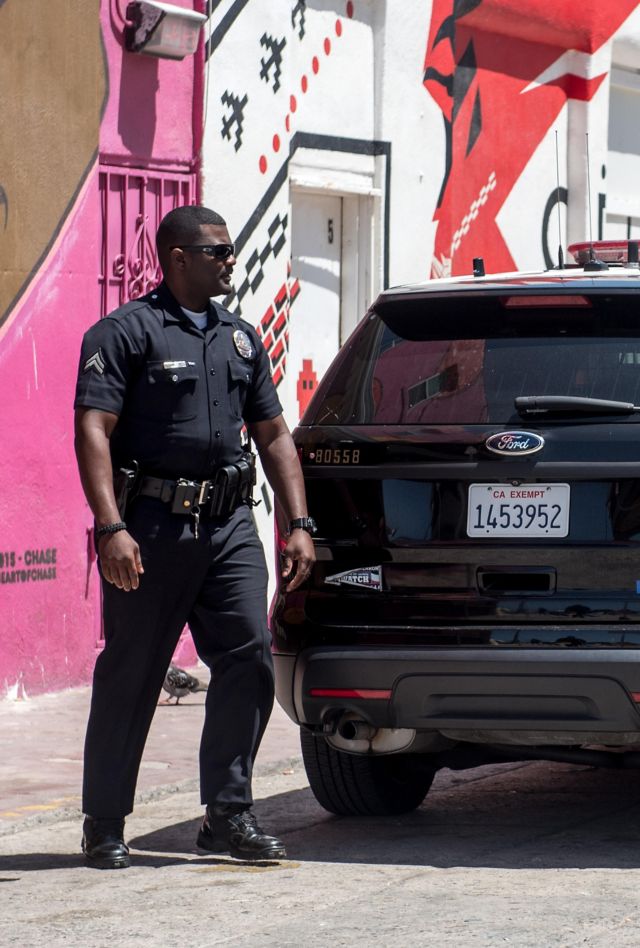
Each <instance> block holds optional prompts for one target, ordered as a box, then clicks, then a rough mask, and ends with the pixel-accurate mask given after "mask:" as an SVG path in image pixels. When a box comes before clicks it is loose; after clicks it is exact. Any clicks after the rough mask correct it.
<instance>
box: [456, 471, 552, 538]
mask: <svg viewBox="0 0 640 948" xmlns="http://www.w3.org/2000/svg"><path fill="white" fill-rule="evenodd" d="M569 493H570V489H569V485H568V484H520V485H519V486H518V487H514V486H512V485H511V484H470V485H469V509H468V513H467V536H469V537H488V536H490V537H493V536H495V537H566V536H568V534H569Z"/></svg>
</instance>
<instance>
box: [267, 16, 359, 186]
mask: <svg viewBox="0 0 640 948" xmlns="http://www.w3.org/2000/svg"><path fill="white" fill-rule="evenodd" d="M353 13H354V6H353V0H347V4H346V15H347V17H348V18H349V19H350V20H351V19H352V18H353ZM335 33H336V36H337V37H338V39H339V38H340V37H341V36H342V20H341V19H340V18H338V19H337V20H336V22H335ZM322 48H323V50H324V54H325V56H330V55H331V38H330V37H329V36H325V38H324V42H323V44H322ZM311 71H312V72H313V75H314V76H317V75H318V73H319V72H320V59H319V58H318V56H314V57H313V58H312V60H311ZM308 88H309V78H308V76H307V75H306V74H303V75H302V76H301V77H300V89H301V90H302V94H303V95H305V94H306V92H307V90H308ZM297 108H298V101H297V99H296V97H295V95H290V96H289V112H288V113H287V114H286V116H285V119H284V127H285V128H286V130H287V132H290V131H291V116H292V114H293V113H294V112H296V111H297ZM281 145H282V142H281V139H280V136H279V135H274V136H273V139H272V141H271V147H272V149H273V151H274V152H275V153H276V154H277V153H278V152H279V151H280V147H281ZM258 167H259V169H260V173H261V174H266V172H267V168H268V167H269V162H268V160H267V156H266V155H260V158H259V160H258Z"/></svg>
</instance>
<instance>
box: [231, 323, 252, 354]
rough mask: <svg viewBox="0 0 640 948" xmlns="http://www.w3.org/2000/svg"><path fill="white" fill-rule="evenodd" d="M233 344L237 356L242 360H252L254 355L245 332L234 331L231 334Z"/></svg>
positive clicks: (240, 330)
mask: <svg viewBox="0 0 640 948" xmlns="http://www.w3.org/2000/svg"><path fill="white" fill-rule="evenodd" d="M233 344H234V346H235V347H236V352H237V353H238V355H241V356H242V358H243V359H252V358H253V355H254V351H253V344H252V342H251V339H250V338H249V336H247V334H246V332H243V331H242V329H236V331H235V332H234V334H233Z"/></svg>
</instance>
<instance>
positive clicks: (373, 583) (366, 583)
mask: <svg viewBox="0 0 640 948" xmlns="http://www.w3.org/2000/svg"><path fill="white" fill-rule="evenodd" d="M324 581H325V583H329V584H330V585H331V586H343V585H344V586H359V587H360V589H375V590H378V591H380V590H381V589H382V568H381V567H380V566H363V567H361V568H360V569H348V570H345V572H344V573H335V574H334V575H333V576H325V580H324Z"/></svg>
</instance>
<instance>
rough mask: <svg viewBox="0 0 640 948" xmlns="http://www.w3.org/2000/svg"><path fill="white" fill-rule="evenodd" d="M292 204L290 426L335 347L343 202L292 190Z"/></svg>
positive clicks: (338, 303) (336, 198)
mask: <svg viewBox="0 0 640 948" xmlns="http://www.w3.org/2000/svg"><path fill="white" fill-rule="evenodd" d="M291 204H292V206H291V210H292V224H291V276H292V278H293V279H297V280H299V281H300V293H299V295H298V297H297V298H296V300H295V303H294V304H293V306H292V307H291V316H290V324H289V356H288V358H287V376H288V379H289V385H288V390H289V394H290V396H291V400H290V402H289V404H290V405H291V404H295V405H296V408H297V416H296V418H295V419H291V418H290V420H292V421H294V422H295V421H297V420H298V417H299V416H300V415H301V414H302V412H303V411H304V409H305V408H306V406H307V403H308V401H309V399H310V397H311V395H312V394H313V391H314V390H315V388H316V386H317V383H318V380H319V379H320V378H321V376H322V374H323V373H324V372H325V371H326V369H327V367H328V365H329V363H330V362H331V360H332V359H333V357H334V355H335V354H336V352H337V351H338V348H339V346H340V308H341V303H340V300H341V282H342V280H341V269H342V266H341V260H342V198H341V197H338V196H336V195H334V194H313V193H308V192H305V191H294V192H293V193H292V202H291ZM292 414H296V412H295V411H293V412H292Z"/></svg>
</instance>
